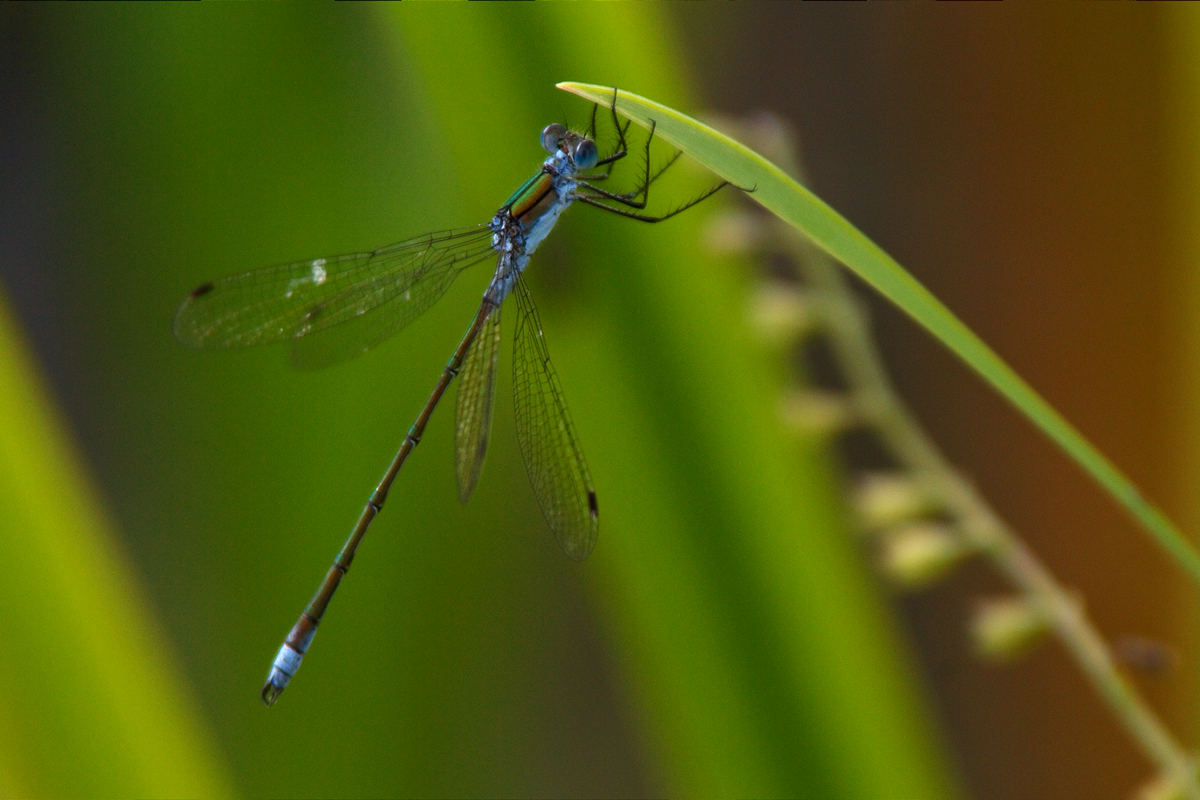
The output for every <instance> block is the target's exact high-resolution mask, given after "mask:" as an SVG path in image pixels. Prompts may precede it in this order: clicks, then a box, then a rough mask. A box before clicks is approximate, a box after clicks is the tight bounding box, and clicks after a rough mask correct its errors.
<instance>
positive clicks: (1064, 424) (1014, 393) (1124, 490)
mask: <svg viewBox="0 0 1200 800" xmlns="http://www.w3.org/2000/svg"><path fill="white" fill-rule="evenodd" d="M558 88H560V89H563V90H565V91H568V92H572V93H574V94H577V95H579V96H580V97H583V98H586V99H588V100H590V101H592V102H594V103H600V104H602V105H607V104H609V103H611V102H612V98H613V89H612V87H604V86H595V85H592V84H584V83H571V82H564V83H560V84H558ZM616 106H617V113H619V114H622V115H624V116H626V117H628V118H629V119H632V120H633V121H634V122H636V123H638V124H639V125H643V126H645V127H647V128H648V127H650V125H651V123H652V122H653V124H654V125H655V131H654V132H655V135H656V136H659V137H661V138H662V139H664V140H666V141H667V142H670V143H671V144H673V145H674V146H676V147H678V148H679V149H680V150H683V151H684V152H686V153H687V154H688V155H689V156H691V157H692V158H694V159H696V161H698V162H699V163H701V164H703V165H704V166H705V167H708V168H709V169H711V170H712V171H713V172H715V173H716V174H717V175H719V176H721V177H722V178H724V179H725V180H727V181H730V182H731V183H733V184H735V185H737V186H743V187H747V188H753V189H754V192H753V193H752V194H751V195H750V196H751V197H752V198H754V200H756V201H757V202H758V203H760V204H761V205H762V206H763V207H764V208H766V209H767V210H768V211H770V212H771V213H773V214H775V215H776V216H778V217H779V218H780V219H782V220H784V221H785V222H787V223H788V224H790V225H792V226H793V227H795V228H796V229H798V230H800V231H801V232H802V233H804V234H805V235H806V236H808V237H809V238H810V239H812V241H813V242H815V243H816V244H817V246H819V247H821V248H822V249H823V250H825V251H826V252H828V253H829V254H830V255H831V256H833V257H834V258H836V259H838V260H839V261H841V262H842V263H843V264H845V265H846V267H847V268H849V269H850V270H851V271H853V272H854V273H855V274H857V275H858V276H859V277H860V278H862V279H863V280H865V281H866V282H867V283H869V284H871V286H873V287H875V289H876V290H878V291H879V292H880V293H881V294H883V295H884V296H885V297H887V298H888V299H889V300H891V301H892V302H893V303H895V304H896V305H897V306H899V307H900V309H901V310H903V311H904V312H905V313H906V314H908V315H909V316H910V317H912V318H913V319H914V320H916V321H917V322H918V323H919V324H921V325H922V326H923V327H924V328H925V329H926V330H928V331H929V332H930V333H932V334H933V335H934V336H935V337H937V338H938V339H939V340H940V341H941V342H942V343H943V344H944V345H946V347H948V348H949V349H950V350H951V352H953V353H954V354H955V355H957V356H958V357H959V358H961V359H962V360H963V361H964V362H966V364H967V365H968V366H970V367H971V369H973V370H975V371H976V372H977V373H979V375H980V376H981V377H982V378H983V379H984V380H986V381H987V382H988V383H990V384H991V385H992V386H993V387H994V388H995V389H996V390H997V391H998V392H1000V394H1001V395H1002V396H1003V397H1005V398H1006V399H1007V400H1008V401H1009V402H1010V403H1012V404H1013V405H1014V406H1016V408H1017V410H1018V411H1020V412H1021V413H1022V414H1024V415H1025V416H1026V417H1027V418H1028V419H1029V420H1030V421H1031V422H1032V423H1033V424H1034V425H1036V426H1037V427H1038V428H1040V429H1041V430H1042V432H1043V433H1045V434H1046V435H1047V436H1049V437H1050V439H1051V440H1052V441H1054V442H1055V443H1056V444H1057V445H1058V446H1059V447H1060V448H1062V450H1063V451H1064V452H1065V453H1066V454H1067V455H1068V456H1070V457H1071V458H1072V459H1074V461H1075V462H1076V463H1078V464H1079V465H1080V466H1081V467H1082V468H1083V469H1084V471H1085V472H1087V473H1088V474H1089V475H1091V476H1092V477H1093V478H1094V479H1095V480H1096V482H1097V483H1099V484H1100V485H1101V486H1102V487H1103V488H1105V489H1106V490H1107V491H1108V492H1109V493H1110V494H1111V495H1112V496H1113V497H1114V498H1116V500H1117V502H1118V503H1120V504H1121V505H1122V506H1123V507H1124V508H1125V509H1126V511H1128V512H1129V514H1130V515H1131V516H1132V517H1133V518H1134V520H1136V521H1137V522H1138V523H1139V524H1141V525H1142V527H1144V528H1145V529H1146V530H1147V531H1149V533H1150V534H1151V536H1153V537H1154V539H1155V541H1157V542H1158V544H1159V545H1160V546H1162V548H1163V549H1164V550H1166V551H1167V553H1168V554H1169V555H1170V556H1171V557H1172V558H1173V559H1174V560H1175V561H1176V563H1178V564H1179V565H1180V566H1181V567H1182V568H1183V569H1184V570H1185V571H1186V572H1187V573H1188V574H1189V575H1190V576H1191V577H1192V579H1193V580H1194V581H1196V582H1197V583H1200V553H1197V551H1196V550H1195V549H1194V548H1193V547H1192V545H1191V544H1189V543H1188V541H1187V540H1186V539H1185V538H1184V536H1183V534H1182V533H1181V532H1180V531H1179V529H1178V528H1177V527H1176V526H1175V524H1174V523H1173V522H1171V520H1170V519H1168V518H1167V516H1166V515H1165V514H1164V513H1163V512H1162V511H1161V510H1160V509H1159V508H1158V507H1156V506H1154V505H1153V504H1151V503H1149V502H1148V501H1147V500H1146V499H1145V498H1143V497H1142V495H1141V493H1140V492H1139V491H1138V489H1137V487H1136V486H1134V485H1133V482H1132V481H1130V480H1129V478H1127V477H1126V476H1125V475H1124V474H1123V473H1122V472H1121V471H1120V470H1119V469H1117V467H1116V465H1114V464H1113V463H1112V462H1111V461H1109V460H1108V458H1107V457H1106V456H1104V454H1103V453H1101V452H1100V451H1099V450H1098V449H1096V447H1095V446H1094V445H1093V444H1092V443H1091V442H1089V441H1088V440H1087V439H1086V438H1085V437H1084V436H1083V434H1081V433H1080V432H1079V431H1078V430H1077V429H1076V428H1075V427H1074V426H1073V425H1072V424H1071V423H1070V422H1068V421H1067V420H1066V419H1065V418H1064V417H1063V416H1062V415H1061V414H1059V413H1058V411H1056V410H1055V409H1054V407H1053V406H1051V405H1050V404H1049V403H1048V402H1047V401H1046V400H1045V399H1044V398H1043V397H1042V396H1041V395H1040V394H1038V393H1037V392H1036V391H1035V390H1034V389H1033V387H1031V386H1030V385H1029V384H1028V383H1026V382H1025V381H1024V379H1022V378H1021V377H1020V376H1019V375H1018V374H1017V373H1016V372H1015V371H1013V369H1012V368H1011V367H1009V366H1008V364H1006V363H1005V362H1004V360H1003V359H1001V358H1000V356H998V355H997V354H996V353H995V351H993V350H992V349H991V348H990V347H988V346H987V345H986V344H985V343H984V342H983V340H982V339H980V338H979V337H978V336H976V335H975V334H974V333H973V332H972V331H971V329H970V328H968V327H967V326H966V325H965V324H964V323H963V322H962V321H961V320H960V319H958V317H956V316H955V315H954V314H953V313H952V312H951V311H950V309H948V308H947V307H946V306H945V305H943V304H942V302H941V301H940V300H938V299H937V298H936V297H934V295H933V294H932V293H931V292H930V291H929V290H928V289H926V288H925V287H924V286H922V285H921V284H920V282H919V281H917V279H916V278H914V277H913V276H912V275H910V274H909V273H908V272H907V271H905V269H904V268H903V267H901V266H900V264H898V263H897V262H896V261H895V259H893V258H892V257H891V256H889V255H888V254H887V253H886V252H884V251H883V250H882V249H881V248H880V247H879V246H878V245H876V244H875V243H874V242H872V241H871V240H870V239H869V238H867V236H865V235H864V234H863V233H862V232H861V231H859V230H858V229H857V228H855V227H854V226H853V225H852V224H850V222H849V221H848V220H846V218H845V217H843V216H842V215H840V214H838V213H837V212H836V211H834V210H833V209H832V208H831V207H830V206H828V205H827V204H826V203H825V202H824V201H822V200H821V199H820V198H818V197H817V196H816V195H814V194H813V193H812V192H810V191H809V190H807V189H805V188H804V187H803V186H801V185H800V184H799V183H797V182H796V181H795V180H793V179H792V178H790V177H788V175H787V174H786V173H784V172H783V171H782V170H780V169H779V168H778V167H777V166H775V165H774V164H772V163H770V162H769V161H767V160H766V159H764V158H763V157H762V156H760V155H758V154H757V153H755V152H754V151H753V150H750V149H749V148H747V147H746V146H745V145H742V144H740V143H738V142H736V141H734V140H733V139H731V138H729V137H728V136H725V135H724V134H722V133H719V132H717V131H715V130H713V129H712V128H710V127H708V126H707V125H704V124H703V123H700V122H698V121H696V120H694V119H692V118H691V117H688V116H686V115H685V114H681V113H680V112H678V111H675V110H673V109H671V108H668V107H666V106H663V105H660V104H658V103H655V102H653V101H651V100H647V99H646V98H644V97H640V96H638V95H636V94H631V93H629V92H626V91H620V92H619V93H618V94H617V100H616Z"/></svg>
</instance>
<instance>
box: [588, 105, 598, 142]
mask: <svg viewBox="0 0 1200 800" xmlns="http://www.w3.org/2000/svg"><path fill="white" fill-rule="evenodd" d="M599 107H600V105H599V104H598V103H592V122H591V124H589V125H588V129H587V137H588V138H589V139H591V140H593V141H595V139H596V109H597V108H599Z"/></svg>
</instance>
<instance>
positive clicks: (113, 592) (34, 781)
mask: <svg viewBox="0 0 1200 800" xmlns="http://www.w3.org/2000/svg"><path fill="white" fill-rule="evenodd" d="M0 410H2V412H0V508H3V509H4V514H3V517H2V518H0V525H2V526H3V528H2V530H3V541H4V563H5V573H4V580H2V581H0V608H3V609H4V613H3V614H0V641H2V642H3V643H4V645H3V648H2V649H0V686H3V687H4V690H3V692H0V795H4V796H9V797H226V796H229V795H230V794H231V790H230V787H229V785H228V781H227V780H226V776H225V774H224V772H223V768H222V767H221V766H220V763H219V761H218V760H217V758H216V753H215V752H214V748H213V747H212V746H211V742H209V741H208V740H207V738H206V737H207V734H206V733H205V731H204V730H203V728H202V726H201V724H200V722H199V720H198V719H197V715H196V713H195V712H196V709H195V708H194V707H192V706H190V704H189V703H188V697H189V695H188V692H187V691H186V687H183V686H180V685H179V680H178V678H177V677H176V676H175V675H173V674H172V673H173V670H174V668H175V665H174V664H172V663H170V660H169V659H168V658H166V657H164V655H163V654H164V653H165V652H167V646H166V643H165V641H164V637H163V636H162V635H161V634H160V632H159V631H158V630H156V629H155V627H154V625H153V623H152V622H151V619H150V616H151V615H150V614H149V613H147V611H146V609H145V605H144V600H143V598H142V597H140V596H139V593H138V591H136V583H135V581H134V580H132V579H131V576H130V575H129V574H128V572H127V570H126V567H125V565H124V563H123V562H122V557H121V555H120V554H119V553H118V552H116V550H115V548H114V547H113V536H112V532H111V530H110V529H109V526H108V524H107V522H106V520H105V519H104V515H103V513H102V512H101V510H100V504H99V502H98V501H97V499H96V497H95V495H94V493H93V491H92V489H91V487H90V486H89V485H88V484H87V481H86V478H85V477H84V475H83V474H82V471H81V470H80V468H79V465H78V463H77V459H76V457H75V454H74V453H73V452H72V449H71V447H70V445H69V444H68V442H67V439H66V437H65V436H64V434H63V433H62V431H61V430H60V428H59V423H58V420H57V419H56V418H55V416H54V414H53V412H52V411H51V406H50V404H49V403H48V402H47V400H46V398H45V395H44V393H43V392H42V390H41V388H40V386H39V385H38V379H37V376H36V373H35V371H34V368H33V365H32V362H31V360H30V358H29V357H28V355H27V354H26V353H25V351H24V346H23V343H22V342H21V341H20V337H19V335H18V334H17V331H16V327H15V325H14V324H13V321H12V319H11V317H10V314H9V311H8V304H7V301H6V300H5V299H4V298H3V297H0ZM163 535H171V532H170V531H163Z"/></svg>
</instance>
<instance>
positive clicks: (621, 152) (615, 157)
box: [593, 87, 633, 166]
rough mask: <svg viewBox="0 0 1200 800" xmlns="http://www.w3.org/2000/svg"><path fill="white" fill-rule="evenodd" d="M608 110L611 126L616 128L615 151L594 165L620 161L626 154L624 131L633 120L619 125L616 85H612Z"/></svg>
mask: <svg viewBox="0 0 1200 800" xmlns="http://www.w3.org/2000/svg"><path fill="white" fill-rule="evenodd" d="M593 110H594V109H593ZM609 110H610V111H611V112H612V121H613V127H614V128H616V129H617V151H616V152H615V153H613V154H612V155H611V156H609V157H608V158H602V159H600V160H599V161H597V162H596V166H602V165H604V164H610V163H612V162H614V161H620V160H621V159H622V158H624V157H625V156H626V155H627V153H626V152H625V132H626V131H628V130H629V125H630V124H631V123H632V122H633V120H630V121H629V122H627V123H626V124H625V127H624V128H622V127H621V120H620V119H619V118H618V117H617V89H616V87H613V99H612V105H611V106H610V108H609Z"/></svg>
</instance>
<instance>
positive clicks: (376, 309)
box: [174, 225, 494, 367]
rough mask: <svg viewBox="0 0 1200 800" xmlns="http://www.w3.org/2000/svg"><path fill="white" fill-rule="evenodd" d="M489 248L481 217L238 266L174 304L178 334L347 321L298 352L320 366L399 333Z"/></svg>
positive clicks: (296, 330) (295, 331)
mask: <svg viewBox="0 0 1200 800" xmlns="http://www.w3.org/2000/svg"><path fill="white" fill-rule="evenodd" d="M492 255H494V251H493V250H492V247H491V232H490V231H489V230H488V228H487V226H486V225H476V226H473V227H470V228H461V229H458V230H452V231H442V232H438V233H430V234H426V235H424V236H419V237H417V238H414V239H409V240H407V241H403V242H399V243H397V244H393V245H389V246H387V247H382V248H380V249H378V250H375V251H373V252H370V253H352V254H349V255H342V256H330V257H327V258H317V259H312V260H310V261H298V262H296V263H294V264H284V265H281V266H277V267H268V268H266V269H260V270H255V271H254V272H246V273H243V274H241V275H233V276H230V277H227V278H222V279H220V280H218V281H214V282H213V283H206V284H204V285H203V286H200V287H197V288H196V289H195V290H194V291H193V292H192V293H191V294H189V295H188V296H187V298H186V299H184V301H183V303H182V304H180V306H179V310H178V311H177V312H175V326H174V330H175V338H176V339H177V340H179V342H180V344H183V345H186V346H188V347H197V348H200V347H206V348H207V347H213V348H223V347H248V346H251V345H258V344H270V343H273V342H282V341H293V340H294V341H295V342H297V343H299V342H301V341H304V340H305V339H307V338H308V337H311V336H312V335H313V334H315V333H319V332H323V331H333V330H335V329H340V328H345V330H344V331H341V330H339V334H340V335H335V336H331V337H330V340H329V341H328V342H325V343H321V344H320V345H319V344H318V343H317V342H316V339H314V340H313V346H311V347H303V348H297V349H296V350H295V351H294V352H293V361H295V362H296V364H297V365H298V366H302V367H308V366H322V365H324V364H326V363H332V362H333V361H338V360H341V359H343V358H348V357H351V356H353V355H357V354H358V353H361V352H363V351H365V350H366V349H368V348H370V347H371V346H373V345H375V344H378V343H379V342H380V341H382V340H383V339H385V338H387V337H388V336H390V335H392V334H393V333H396V332H397V331H399V330H400V329H401V328H403V327H404V326H405V325H407V324H408V323H410V322H412V321H413V320H414V319H416V318H417V317H418V316H420V315H421V314H422V313H423V312H424V311H426V310H427V309H428V308H429V307H430V306H432V305H433V304H434V303H435V302H436V301H437V300H438V298H440V297H441V296H442V295H443V294H444V293H445V291H446V289H448V288H449V286H450V283H451V282H452V281H453V280H454V278H455V277H457V275H458V274H459V273H460V272H461V271H462V270H464V269H466V268H467V267H469V266H471V265H473V264H477V263H479V262H480V261H483V260H485V259H487V258H489V257H491V256H492ZM368 311H372V312H373V313H371V314H367V312H368ZM348 323H352V324H348ZM316 338H321V337H316ZM306 344H307V343H306Z"/></svg>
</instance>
